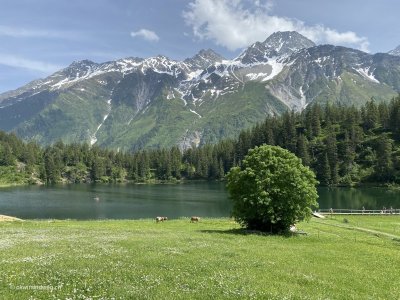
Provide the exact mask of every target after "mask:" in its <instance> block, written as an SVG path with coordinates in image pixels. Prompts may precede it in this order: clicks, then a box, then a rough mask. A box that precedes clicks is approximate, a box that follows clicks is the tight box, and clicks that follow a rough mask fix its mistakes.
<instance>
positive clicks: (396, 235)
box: [0, 216, 400, 299]
mask: <svg viewBox="0 0 400 300" xmlns="http://www.w3.org/2000/svg"><path fill="white" fill-rule="evenodd" d="M345 218H346V219H347V220H348V222H347V223H345V222H343V217H336V218H333V219H327V220H320V219H313V220H311V221H310V222H308V223H306V222H304V223H301V224H298V228H299V229H300V230H301V231H304V232H306V233H307V235H295V236H270V235H262V234H257V233H249V232H245V231H243V230H240V229H239V226H238V225H237V224H236V223H235V222H233V221H232V220H229V219H203V220H201V221H200V222H199V223H190V222H189V220H188V219H180V220H170V221H166V222H163V223H155V222H154V221H153V220H137V221H71V220H67V221H47V220H45V221H24V222H1V223H0V241H1V242H0V270H1V275H0V299H399V298H400V285H399V282H400V217H399V216H375V217H369V216H359V217H350V216H348V217H345Z"/></svg>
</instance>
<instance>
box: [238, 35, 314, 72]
mask: <svg viewBox="0 0 400 300" xmlns="http://www.w3.org/2000/svg"><path fill="white" fill-rule="evenodd" d="M314 46H315V43H314V42H313V41H311V40H309V39H308V38H306V37H305V36H303V35H301V34H300V33H298V32H296V31H277V32H274V33H273V34H271V35H270V36H269V37H268V38H267V39H266V40H265V41H264V42H262V43H261V42H256V43H254V44H253V45H251V46H250V47H249V48H247V49H246V50H245V51H244V52H242V54H241V55H239V57H238V58H236V60H240V61H241V62H242V63H245V64H249V63H256V62H264V61H265V62H266V61H268V58H271V57H276V56H283V55H290V54H292V53H293V52H295V51H298V50H300V49H304V48H310V47H314Z"/></svg>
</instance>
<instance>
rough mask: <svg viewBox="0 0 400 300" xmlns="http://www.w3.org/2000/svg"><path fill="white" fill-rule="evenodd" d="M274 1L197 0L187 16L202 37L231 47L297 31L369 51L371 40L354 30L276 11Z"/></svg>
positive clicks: (311, 36) (186, 19) (232, 48)
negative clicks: (340, 28) (276, 13)
mask: <svg viewBox="0 0 400 300" xmlns="http://www.w3.org/2000/svg"><path fill="white" fill-rule="evenodd" d="M272 10H273V2H271V1H268V0H267V1H266V0H264V1H263V0H257V1H250V0H193V2H191V3H189V5H188V8H187V10H186V11H184V12H183V18H184V20H185V22H186V24H187V25H189V26H190V27H192V30H193V34H194V36H196V37H197V38H200V39H208V40H213V41H215V43H217V44H218V45H221V46H224V47H226V48H228V49H230V50H236V49H240V48H243V47H246V46H249V45H250V44H252V43H254V42H256V41H263V40H265V39H266V38H267V37H268V36H269V35H271V34H272V33H274V32H276V31H297V32H299V33H301V34H303V35H305V36H306V37H308V38H309V39H311V40H313V41H314V42H316V43H329V44H335V45H343V46H349V47H355V48H358V49H360V50H363V51H368V46H369V42H368V39H367V38H366V37H360V36H358V35H357V34H356V33H354V32H352V31H346V32H338V31H336V30H335V29H331V28H328V27H325V26H323V25H314V26H308V25H306V24H305V23H304V22H303V21H300V20H297V19H290V18H286V17H280V16H275V15H273V14H272Z"/></svg>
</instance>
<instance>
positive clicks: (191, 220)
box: [190, 216, 200, 223]
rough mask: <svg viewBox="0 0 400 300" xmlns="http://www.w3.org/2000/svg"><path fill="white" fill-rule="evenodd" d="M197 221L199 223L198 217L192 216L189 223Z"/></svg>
mask: <svg viewBox="0 0 400 300" xmlns="http://www.w3.org/2000/svg"><path fill="white" fill-rule="evenodd" d="M198 221H200V217H195V216H193V217H191V218H190V222H191V223H194V222H198Z"/></svg>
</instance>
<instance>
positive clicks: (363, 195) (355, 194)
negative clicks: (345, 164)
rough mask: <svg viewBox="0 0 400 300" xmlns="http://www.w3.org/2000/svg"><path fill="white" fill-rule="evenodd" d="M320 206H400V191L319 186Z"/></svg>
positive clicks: (355, 207)
mask: <svg viewBox="0 0 400 300" xmlns="http://www.w3.org/2000/svg"><path fill="white" fill-rule="evenodd" d="M318 194H319V200H318V202H319V208H324V209H327V208H349V209H362V208H363V207H365V209H382V208H383V207H387V208H390V207H391V206H392V207H393V208H400V193H399V192H395V191H390V190H388V189H384V188H318Z"/></svg>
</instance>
